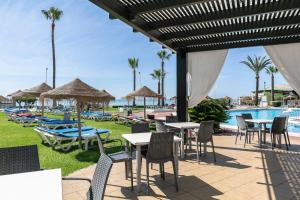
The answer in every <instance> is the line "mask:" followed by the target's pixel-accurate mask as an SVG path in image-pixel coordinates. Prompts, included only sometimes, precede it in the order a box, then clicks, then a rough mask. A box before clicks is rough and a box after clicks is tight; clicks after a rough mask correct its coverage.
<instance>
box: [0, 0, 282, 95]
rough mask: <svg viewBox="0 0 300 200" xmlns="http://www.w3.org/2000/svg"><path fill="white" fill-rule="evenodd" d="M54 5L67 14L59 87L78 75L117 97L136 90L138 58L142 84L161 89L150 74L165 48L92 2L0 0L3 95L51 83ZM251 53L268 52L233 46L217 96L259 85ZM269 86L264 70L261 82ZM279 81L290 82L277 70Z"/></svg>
mask: <svg viewBox="0 0 300 200" xmlns="http://www.w3.org/2000/svg"><path fill="white" fill-rule="evenodd" d="M51 6H54V7H57V8H59V9H61V10H63V12H64V15H63V17H62V18H61V20H60V21H58V22H57V23H56V30H55V44H56V65H57V79H56V85H57V86H60V85H63V84H65V83H67V82H69V81H72V80H74V79H75V78H80V79H81V80H83V81H84V82H86V83H88V84H90V85H92V86H93V87H95V88H97V89H106V90H107V91H109V92H110V93H111V94H112V95H114V96H116V97H117V98H121V97H124V96H125V95H126V94H128V93H129V92H131V91H132V87H133V86H132V85H133V83H132V82H133V81H132V70H131V69H130V68H129V66H128V58H130V57H137V58H139V69H138V75H137V87H141V86H143V85H146V86H148V87H150V88H151V89H153V90H155V91H156V90H157V89H156V87H157V82H156V81H154V80H153V79H152V78H151V77H150V75H149V74H150V73H151V72H152V71H153V70H154V69H159V68H160V60H159V59H158V57H157V55H156V53H157V52H158V51H160V50H161V46H160V45H158V44H156V43H155V42H149V39H148V38H147V37H145V36H144V35H142V34H141V33H133V31H132V28H130V27H129V26H128V25H126V24H124V23H123V22H121V21H119V20H109V18H108V13H106V12H105V11H104V10H102V9H100V8H99V7H97V6H95V5H94V4H93V3H91V2H89V1H88V0H67V1H61V0H43V1H41V0H26V1H24V0H1V4H0V30H1V31H0V46H1V53H0V95H6V94H9V93H11V92H14V91H16V90H18V89H27V88H31V87H33V86H35V85H38V84H40V83H42V82H45V80H46V68H48V84H50V85H51V84H52V55H51V35H50V34H51V32H50V30H51V29H50V22H49V21H47V20H46V19H45V18H44V16H43V15H42V13H41V10H43V9H48V8H49V7H51ZM248 55H251V56H253V55H257V56H265V55H266V52H265V51H264V49H263V48H262V47H252V48H243V49H231V50H230V51H229V53H228V56H227V58H226V62H225V63H224V66H223V69H222V71H221V73H220V76H219V78H218V80H217V81H216V83H215V85H214V87H213V89H212V90H211V92H210V94H209V95H210V96H212V97H223V96H226V95H227V96H231V97H234V98H236V97H238V96H241V95H248V94H249V93H250V91H252V90H254V88H255V76H254V73H253V72H252V71H251V70H250V69H248V68H247V67H246V66H245V65H243V64H241V63H240V62H241V61H242V60H244V59H245V58H246V57H247V56H248ZM166 71H167V75H166V83H165V88H166V89H165V90H166V96H167V97H172V96H175V95H176V55H175V54H173V55H172V57H171V59H170V60H169V61H167V63H166ZM264 82H266V83H267V86H269V85H270V77H269V75H267V74H266V73H265V72H264V71H263V72H262V73H261V79H260V85H261V88H263V85H264ZM275 84H286V81H285V80H284V78H283V77H282V76H281V75H280V74H277V75H276V76H275Z"/></svg>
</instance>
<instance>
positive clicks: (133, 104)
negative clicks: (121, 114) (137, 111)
mask: <svg viewBox="0 0 300 200" xmlns="http://www.w3.org/2000/svg"><path fill="white" fill-rule="evenodd" d="M135 90H136V71H135V68H134V69H133V91H135ZM132 106H135V97H133V102H132Z"/></svg>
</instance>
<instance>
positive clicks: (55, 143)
mask: <svg viewBox="0 0 300 200" xmlns="http://www.w3.org/2000/svg"><path fill="white" fill-rule="evenodd" d="M34 130H35V131H36V132H37V133H38V135H39V136H40V137H41V139H42V141H43V142H46V143H48V144H49V145H50V146H52V148H54V149H56V148H57V147H58V149H60V150H62V151H69V150H70V149H71V147H72V145H73V144H74V142H75V141H76V140H77V139H78V137H79V135H78V128H64V129H48V128H44V127H37V128H35V129H34ZM96 134H100V135H102V134H106V137H105V139H104V142H105V141H107V140H109V137H110V131H109V130H106V129H95V128H92V127H82V130H81V137H82V139H83V141H84V142H85V150H87V149H88V144H89V142H92V140H93V139H97V137H96ZM63 141H70V143H68V145H66V146H63V144H62V143H63Z"/></svg>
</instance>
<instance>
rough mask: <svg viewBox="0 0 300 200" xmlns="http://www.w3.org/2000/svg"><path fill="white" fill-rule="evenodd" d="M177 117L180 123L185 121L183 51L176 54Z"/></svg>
mask: <svg viewBox="0 0 300 200" xmlns="http://www.w3.org/2000/svg"><path fill="white" fill-rule="evenodd" d="M176 71H177V116H178V120H179V121H180V122H185V121H187V80H186V74H187V59H186V52H185V51H178V52H177V65H176Z"/></svg>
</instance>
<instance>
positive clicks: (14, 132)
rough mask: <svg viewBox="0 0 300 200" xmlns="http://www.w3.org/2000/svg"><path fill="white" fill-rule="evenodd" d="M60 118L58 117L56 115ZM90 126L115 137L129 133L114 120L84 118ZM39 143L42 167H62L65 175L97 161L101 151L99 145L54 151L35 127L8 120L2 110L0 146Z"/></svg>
mask: <svg viewBox="0 0 300 200" xmlns="http://www.w3.org/2000/svg"><path fill="white" fill-rule="evenodd" d="M56 118H58V117H56ZM84 121H85V123H86V124H87V125H89V126H93V127H96V128H105V129H109V130H111V132H112V137H113V138H121V134H123V133H128V132H129V131H130V129H129V127H126V126H123V125H118V124H115V123H114V122H110V121H109V122H95V121H91V120H84ZM31 144H37V145H38V150H39V157H40V163H41V167H42V168H47V169H51V168H61V169H62V173H63V175H67V174H69V173H71V172H73V171H76V170H78V169H81V168H84V167H86V166H89V165H91V164H93V163H95V162H97V160H98V157H99V151H98V148H97V146H95V147H93V148H92V149H91V150H88V151H83V150H79V149H78V148H77V147H78V146H74V148H73V149H72V150H71V151H70V152H67V153H64V152H60V151H54V150H52V148H51V147H49V146H45V145H43V144H41V139H40V138H39V136H38V135H37V134H36V133H35V131H34V130H33V127H22V125H20V124H16V123H14V122H10V121H7V118H6V116H5V114H4V113H2V112H0V147H11V146H22V145H31ZM120 149H121V148H120V147H119V146H118V143H112V144H108V145H107V146H106V152H107V153H112V152H116V151H119V150H120Z"/></svg>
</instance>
